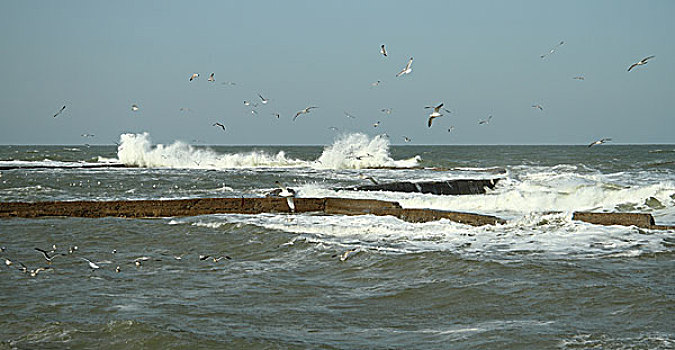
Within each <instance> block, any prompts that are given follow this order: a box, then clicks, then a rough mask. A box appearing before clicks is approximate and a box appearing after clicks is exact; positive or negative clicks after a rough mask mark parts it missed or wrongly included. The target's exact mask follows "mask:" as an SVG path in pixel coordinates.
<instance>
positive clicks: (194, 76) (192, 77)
mask: <svg viewBox="0 0 675 350" xmlns="http://www.w3.org/2000/svg"><path fill="white" fill-rule="evenodd" d="M197 78H199V73H192V75H191V76H190V81H192V80H194V79H197Z"/></svg>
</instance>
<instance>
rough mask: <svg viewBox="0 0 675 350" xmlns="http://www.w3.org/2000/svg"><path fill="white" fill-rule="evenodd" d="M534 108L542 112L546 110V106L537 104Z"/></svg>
mask: <svg viewBox="0 0 675 350" xmlns="http://www.w3.org/2000/svg"><path fill="white" fill-rule="evenodd" d="M532 108H539V110H540V111H543V110H544V106H542V105H539V104H537V105H532Z"/></svg>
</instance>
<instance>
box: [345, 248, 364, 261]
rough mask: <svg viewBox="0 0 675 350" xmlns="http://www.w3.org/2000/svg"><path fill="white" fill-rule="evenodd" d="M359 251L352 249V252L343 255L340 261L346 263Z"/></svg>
mask: <svg viewBox="0 0 675 350" xmlns="http://www.w3.org/2000/svg"><path fill="white" fill-rule="evenodd" d="M358 251H359V250H358V249H350V250H348V251H346V252H344V253H342V254H341V255H340V261H345V260H347V259H349V257H351V256H352V255H354V254H356V253H358Z"/></svg>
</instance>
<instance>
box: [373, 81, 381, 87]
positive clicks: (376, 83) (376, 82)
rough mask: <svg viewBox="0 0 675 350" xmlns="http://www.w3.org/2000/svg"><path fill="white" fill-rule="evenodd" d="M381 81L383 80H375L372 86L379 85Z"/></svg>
mask: <svg viewBox="0 0 675 350" xmlns="http://www.w3.org/2000/svg"><path fill="white" fill-rule="evenodd" d="M381 82H382V80H377V81H374V82H372V83H371V84H370V86H372V87H375V86H378V85H380V83H381Z"/></svg>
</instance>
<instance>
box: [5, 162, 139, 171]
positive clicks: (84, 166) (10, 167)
mask: <svg viewBox="0 0 675 350" xmlns="http://www.w3.org/2000/svg"><path fill="white" fill-rule="evenodd" d="M98 168H127V166H126V165H124V164H121V163H80V164H68V165H47V164H41V165H34V164H16V165H1V166H0V170H15V169H98Z"/></svg>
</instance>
